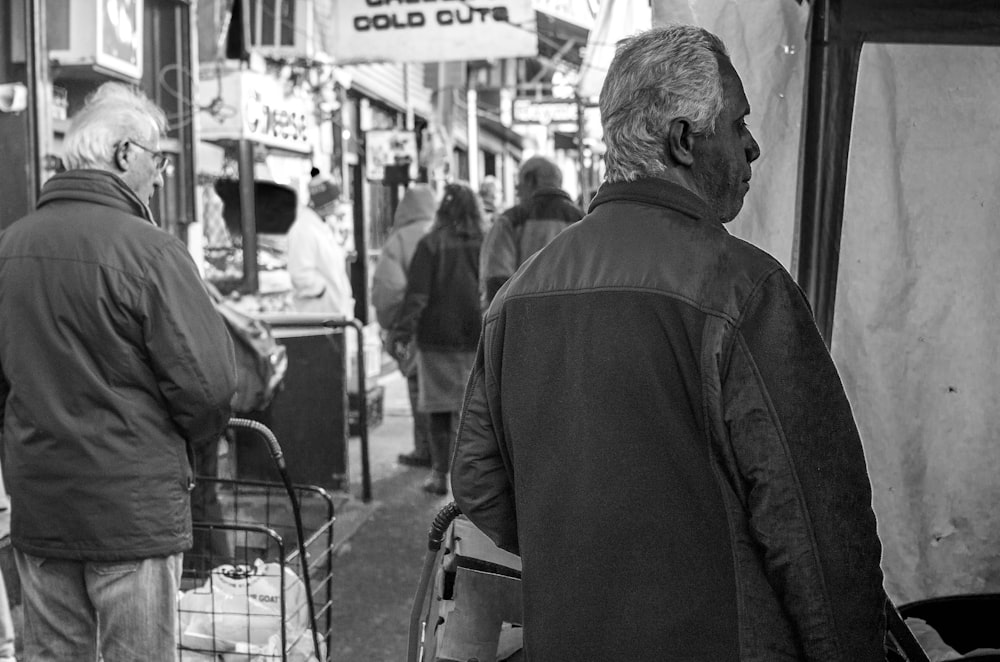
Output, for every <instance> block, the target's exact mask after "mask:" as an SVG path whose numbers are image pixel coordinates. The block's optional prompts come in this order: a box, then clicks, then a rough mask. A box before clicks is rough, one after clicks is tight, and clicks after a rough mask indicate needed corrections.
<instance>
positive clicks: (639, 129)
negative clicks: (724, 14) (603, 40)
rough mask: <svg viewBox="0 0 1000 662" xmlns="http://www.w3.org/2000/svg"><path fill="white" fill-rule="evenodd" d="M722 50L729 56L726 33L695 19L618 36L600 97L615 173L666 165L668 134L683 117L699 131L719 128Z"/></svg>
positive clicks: (652, 171)
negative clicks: (690, 22) (719, 33)
mask: <svg viewBox="0 0 1000 662" xmlns="http://www.w3.org/2000/svg"><path fill="white" fill-rule="evenodd" d="M720 57H724V58H728V57H729V54H728V53H727V52H726V47H725V46H724V45H723V43H722V41H721V40H720V39H719V38H718V37H716V36H715V35H714V34H712V33H711V32H708V31H707V30H704V29H702V28H698V27H694V26H690V25H669V26H664V27H658V28H653V29H651V30H647V31H645V32H642V33H639V34H638V35H636V36H634V37H630V38H627V39H624V40H622V41H621V42H619V43H618V47H617V50H616V52H615V57H614V59H613V60H612V62H611V66H610V67H609V68H608V74H607V77H606V78H605V80H604V86H603V88H602V89H601V97H600V107H601V124H602V126H603V127H604V143H605V145H606V148H607V151H606V152H605V154H604V164H605V167H606V173H607V174H606V179H607V181H609V182H619V181H624V182H627V181H633V180H635V179H637V178H639V177H655V176H657V175H659V174H661V173H663V171H664V170H665V169H666V166H665V165H664V163H663V155H664V141H665V139H666V136H667V132H668V131H669V128H670V123H671V122H672V121H673V120H675V119H677V118H680V117H683V118H685V119H687V120H688V121H689V122H690V123H691V127H692V129H693V130H694V132H695V133H696V134H708V135H711V134H712V133H714V132H715V120H716V119H717V118H718V116H719V114H720V113H721V112H722V107H723V94H722V78H721V75H720V73H719V63H718V58H720Z"/></svg>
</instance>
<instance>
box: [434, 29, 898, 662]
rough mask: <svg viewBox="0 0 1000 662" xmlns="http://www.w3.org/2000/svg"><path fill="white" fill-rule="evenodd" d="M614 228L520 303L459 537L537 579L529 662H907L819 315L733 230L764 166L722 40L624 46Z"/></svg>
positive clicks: (492, 322) (592, 224)
mask: <svg viewBox="0 0 1000 662" xmlns="http://www.w3.org/2000/svg"><path fill="white" fill-rule="evenodd" d="M600 107H601V121H602V124H603V128H604V140H605V143H606V145H607V151H606V153H605V156H604V159H605V164H606V167H607V178H606V181H605V182H604V184H603V185H602V186H601V188H600V191H599V192H598V194H597V197H596V198H595V199H594V201H593V202H592V203H591V209H592V211H591V213H590V214H589V215H588V216H587V217H586V218H584V219H583V220H582V221H580V222H579V223H577V224H575V225H573V226H572V227H571V228H569V229H567V230H566V231H564V232H563V233H561V234H560V235H559V236H558V237H556V238H555V239H553V240H552V242H551V243H549V244H548V245H547V246H546V247H545V248H543V249H542V250H541V251H540V252H539V253H537V254H536V255H535V257H534V258H532V259H531V260H530V261H529V262H528V263H527V264H526V265H525V266H524V267H522V269H521V270H520V271H519V272H518V273H517V274H516V275H515V276H514V277H513V278H511V280H510V281H509V282H508V284H507V285H506V286H505V287H504V288H503V290H502V292H501V293H500V294H499V295H498V296H497V298H496V300H495V301H494V302H493V305H492V306H491V307H490V309H489V312H488V313H487V316H486V321H485V323H484V324H485V330H484V332H483V339H482V343H481V344H480V351H479V354H478V357H477V361H476V366H475V371H474V372H473V375H472V378H471V379H470V382H469V392H468V395H467V401H466V405H465V409H464V413H463V418H462V424H461V429H460V431H459V434H458V441H457V447H456V452H455V457H454V461H455V467H454V473H453V475H452V488H453V490H454V495H455V501H456V502H457V503H458V505H459V507H460V508H461V510H462V512H463V513H464V514H465V515H466V516H468V517H469V519H470V520H472V521H473V522H474V523H475V524H476V525H477V526H478V527H479V528H480V529H482V530H483V531H484V532H485V533H486V534H487V535H489V536H490V538H492V539H493V541H494V542H496V543H497V544H498V545H499V546H500V547H501V548H503V549H506V550H508V551H511V552H513V553H519V554H520V555H521V560H522V563H523V575H522V577H523V579H522V583H521V588H522V591H523V605H524V642H525V652H526V654H527V658H528V659H529V660H602V661H603V662H615V661H620V662H632V661H633V660H647V659H648V660H712V661H713V662H738V661H749V660H756V661H761V662H763V661H765V660H766V661H767V662H806V661H808V662H876V660H877V661H879V662H884V660H885V659H886V657H885V651H884V648H883V646H884V640H885V606H886V598H885V593H884V592H883V590H882V572H881V569H880V566H879V563H880V560H881V545H880V543H879V539H878V535H877V533H876V523H875V514H874V512H873V510H872V493H871V485H870V482H869V479H868V474H867V470H866V467H865V457H864V452H863V450H862V446H861V439H860V437H859V434H858V429H857V426H856V425H855V422H854V418H853V416H852V413H851V406H850V404H849V402H848V400H847V396H846V394H845V393H844V388H843V385H842V384H841V381H840V378H839V376H838V374H837V369H836V367H835V366H834V363H833V361H832V359H831V358H830V354H829V352H828V351H827V348H826V345H825V344H824V342H823V338H822V337H821V336H820V334H819V331H818V330H817V328H816V324H815V322H814V321H813V318H812V314H811V312H810V309H809V304H808V302H807V301H806V299H805V297H804V296H803V294H802V291H801V290H800V289H799V288H798V286H796V284H795V281H794V280H793V279H792V277H791V276H790V275H789V274H788V272H787V271H785V269H784V268H783V267H782V266H781V264H779V263H778V262H777V261H776V260H775V259H774V258H772V257H771V256H770V255H768V254H766V253H765V252H764V251H762V250H760V249H758V248H756V247H754V246H752V245H750V244H748V243H746V242H744V241H741V240H740V239H736V238H734V237H732V236H731V235H730V234H729V233H728V232H727V231H726V228H725V225H724V224H725V223H728V222H729V221H732V220H733V219H734V218H735V217H736V215H737V214H738V213H739V211H740V209H741V207H742V206H743V198H744V196H745V195H746V193H747V191H748V190H749V187H750V184H749V182H750V176H751V163H753V162H754V161H755V160H756V159H757V158H758V157H759V156H760V148H759V147H758V145H757V142H756V141H755V140H754V138H753V136H752V135H751V133H750V130H749V129H748V128H747V123H746V117H747V115H748V114H749V112H750V106H749V103H748V101H747V98H746V95H745V93H744V91H743V84H742V83H741V81H740V77H739V75H738V74H737V73H736V70H735V69H734V68H733V65H732V63H731V62H730V60H729V57H728V55H727V54H726V50H725V46H723V44H722V42H721V41H719V39H718V38H717V37H716V36H715V35H713V34H711V33H709V32H706V31H705V30H702V29H700V28H696V27H692V26H676V25H675V26H669V27H662V28H654V29H652V30H649V31H646V32H644V33H641V34H639V35H637V36H634V37H630V38H629V39H626V40H623V41H621V42H619V44H618V47H617V53H616V55H615V57H614V59H613V60H612V63H611V65H610V68H609V71H608V74H607V78H606V79H605V83H604V88H603V90H602V91H601V97H600Z"/></svg>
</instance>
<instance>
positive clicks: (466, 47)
mask: <svg viewBox="0 0 1000 662" xmlns="http://www.w3.org/2000/svg"><path fill="white" fill-rule="evenodd" d="M332 4H333V6H332V7H331V8H330V10H329V11H330V12H331V13H332V15H331V16H330V18H329V20H321V21H317V25H318V29H319V30H320V31H321V33H322V34H321V41H322V42H323V44H322V45H323V47H324V50H327V51H329V52H330V54H331V55H333V57H334V58H335V59H336V60H338V61H339V62H341V63H349V62H377V61H389V62H440V61H447V60H486V59H494V58H510V57H531V56H534V55H537V54H538V36H537V34H536V29H535V25H536V22H535V10H534V9H533V8H532V4H531V0H464V1H462V2H455V1H454V0H424V1H423V2H412V1H408V2H401V1H400V0H338V1H337V2H336V3H332Z"/></svg>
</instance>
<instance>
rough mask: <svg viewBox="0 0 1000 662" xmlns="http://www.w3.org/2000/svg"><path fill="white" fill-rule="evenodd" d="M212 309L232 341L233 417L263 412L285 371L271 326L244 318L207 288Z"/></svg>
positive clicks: (281, 350)
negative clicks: (233, 374) (212, 304)
mask: <svg viewBox="0 0 1000 662" xmlns="http://www.w3.org/2000/svg"><path fill="white" fill-rule="evenodd" d="M207 285H208V290H209V292H210V294H211V295H212V302H213V303H214V304H215V309H216V310H218V311H219V314H220V315H222V320H223V321H224V322H225V324H226V329H228V330H229V335H230V337H232V339H233V349H234V350H235V352H236V394H235V395H233V400H232V407H233V412H234V413H244V414H245V413H250V412H254V411H260V410H262V409H265V408H266V407H267V406H268V405H269V404H271V400H272V399H273V398H274V394H275V393H277V391H278V389H279V388H280V387H281V384H282V381H283V380H284V378H285V371H286V370H287V369H288V353H287V350H286V349H285V346H284V345H282V344H281V343H279V342H278V341H277V340H275V338H274V336H273V335H272V334H271V326H270V325H269V324H267V323H266V322H262V321H261V320H259V319H257V318H255V317H252V316H251V315H247V314H246V313H244V312H243V311H241V310H239V309H238V308H236V306H234V305H233V304H231V303H230V302H229V301H227V300H226V299H225V298H223V296H222V294H220V293H219V291H218V290H217V289H215V287H214V286H212V285H211V284H207Z"/></svg>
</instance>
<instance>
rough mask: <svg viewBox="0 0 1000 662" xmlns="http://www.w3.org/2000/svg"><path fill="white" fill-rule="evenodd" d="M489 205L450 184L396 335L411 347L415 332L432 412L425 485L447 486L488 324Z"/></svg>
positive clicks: (426, 406) (416, 260)
mask: <svg viewBox="0 0 1000 662" xmlns="http://www.w3.org/2000/svg"><path fill="white" fill-rule="evenodd" d="M483 232H484V218H483V210H482V204H481V203H480V201H479V197H478V195H477V194H476V192H475V191H473V190H472V188H471V187H470V186H469V185H468V184H466V183H464V182H456V183H452V184H448V185H446V186H445V188H444V196H443V197H442V199H441V204H440V206H439V207H438V211H437V215H436V218H435V223H434V227H433V228H432V229H431V231H430V232H429V233H428V234H426V235H425V236H424V237H423V238H422V239H421V240H420V243H419V244H417V250H416V252H415V253H414V255H413V261H412V262H411V263H410V270H409V274H408V277H407V291H406V298H405V299H404V300H403V308H402V311H401V313H400V316H399V321H398V322H397V324H396V326H395V327H394V329H393V332H392V335H391V339H390V340H391V342H390V345H391V351H393V352H394V353H395V354H404V353H405V352H406V349H405V347H406V343H408V342H409V340H410V339H411V338H414V337H415V338H416V347H417V365H418V369H417V374H418V376H419V388H420V395H419V399H418V408H419V409H420V410H421V411H424V412H427V413H428V414H429V415H430V451H431V475H430V477H429V478H428V479H427V481H426V482H425V483H424V489H425V490H426V491H428V492H430V493H432V494H446V493H447V491H448V481H447V474H448V468H449V467H448V464H449V461H450V459H451V443H452V439H453V438H454V432H455V427H456V426H457V423H458V413H459V411H460V410H461V408H462V397H463V395H464V392H465V384H466V382H467V380H468V378H469V373H470V372H471V370H472V365H473V363H474V361H475V354H476V343H477V342H478V341H479V333H480V331H481V330H482V318H481V311H480V309H479V250H480V247H481V246H482V243H483Z"/></svg>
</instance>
